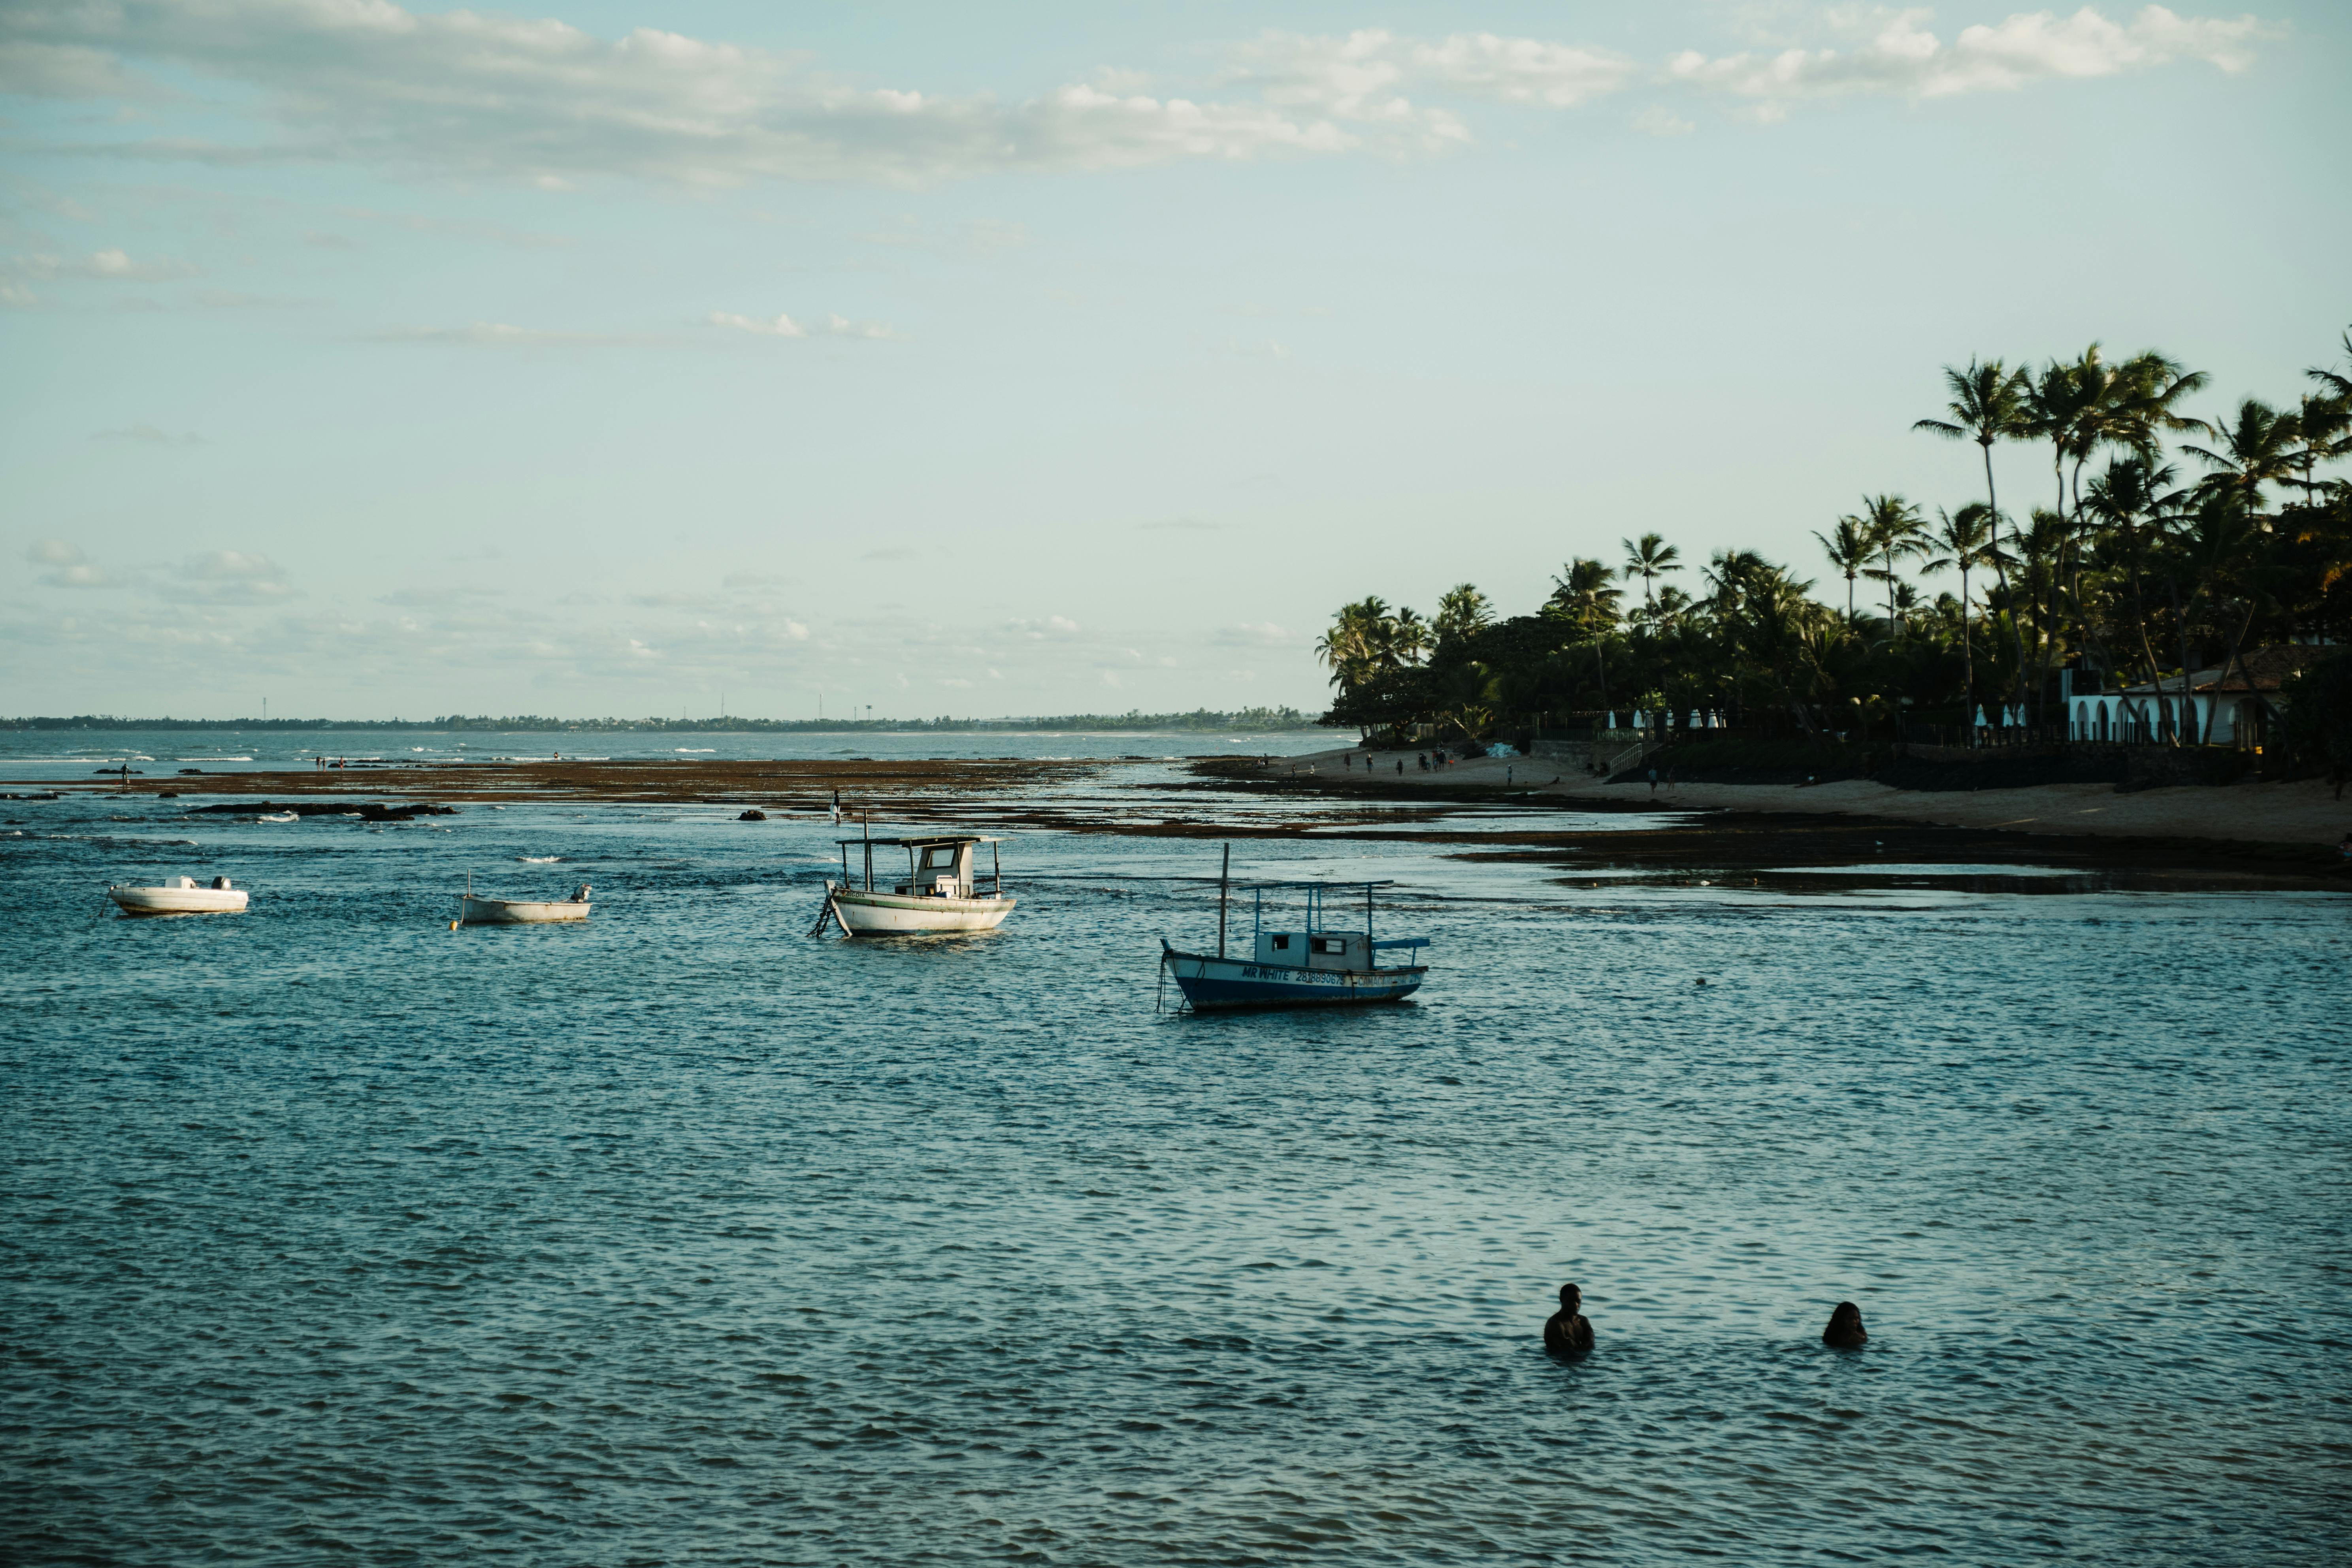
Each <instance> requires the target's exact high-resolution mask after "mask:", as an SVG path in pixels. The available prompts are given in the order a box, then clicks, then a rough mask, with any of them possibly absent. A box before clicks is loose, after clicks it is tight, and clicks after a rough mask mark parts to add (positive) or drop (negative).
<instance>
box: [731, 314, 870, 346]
mask: <svg viewBox="0 0 2352 1568" xmlns="http://www.w3.org/2000/svg"><path fill="white" fill-rule="evenodd" d="M704 319H705V320H706V321H709V323H710V325H712V326H714V327H725V328H727V329H729V330H730V331H738V332H750V333H751V334H753V335H754V336H757V337H765V338H805V337H807V336H809V335H810V334H811V333H822V334H824V336H826V337H832V338H871V339H875V340H877V341H878V340H884V339H889V338H895V337H897V336H898V333H896V332H894V331H891V330H890V329H889V328H888V327H887V326H885V325H884V324H883V323H881V322H880V321H851V320H850V319H849V318H848V317H846V316H842V315H836V314H835V313H834V312H832V311H827V312H826V313H825V314H824V316H823V317H822V318H820V319H818V320H817V321H814V322H806V321H794V320H793V319H792V317H790V316H788V315H784V314H782V312H779V313H778V314H776V315H774V316H739V315H737V314H735V313H734V312H733V311H731V310H713V311H711V312H710V314H709V316H708V317H706V318H704Z"/></svg>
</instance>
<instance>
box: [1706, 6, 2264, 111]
mask: <svg viewBox="0 0 2352 1568" xmlns="http://www.w3.org/2000/svg"><path fill="white" fill-rule="evenodd" d="M1926 17H1927V12H1925V11H1916V10H1915V11H1904V12H1901V13H1898V14H1895V15H1894V16H1891V17H1889V18H1888V19H1887V20H1886V22H1885V26H1882V27H1881V28H1880V29H1879V31H1878V32H1877V34H1876V35H1875V36H1874V37H1871V38H1870V39H1869V41H1867V42H1866V43H1864V44H1863V45H1861V46H1860V47H1856V48H1853V49H1851V50H1848V51H1845V52H1840V51H1839V50H1836V49H1812V50H1808V49H1801V48H1790V49H1782V50H1780V52H1778V53H1776V54H1769V55H1768V54H1738V55H1727V56H1724V57H1722V58H1717V59H1709V58H1706V56H1705V55H1703V54H1700V53H1698V52H1697V51H1696V50H1690V51H1685V53H1682V54H1678V55H1676V56H1675V57H1674V58H1672V59H1671V60H1669V61H1668V62H1667V66H1666V74H1667V76H1668V77H1669V78H1670V79H1673V80H1675V81H1679V82H1684V83H1687V84H1689V85H1691V86H1694V87H1699V88H1704V89H1708V90H1711V91H1717V92H1726V93H1730V94H1733V95H1735V96H1738V97H1743V98H1753V99H1763V100H1789V99H1802V98H1826V97H1832V96H1837V95H1840V94H1848V93H1898V94H1903V95H1906V96H1908V97H1913V98H1948V97H1952V96H1954V95H1957V94H1960V93H1969V92H1988V91H1991V92H2000V91H2014V90H2016V89H2019V88H2021V87H2025V86H2027V85H2029V84H2031V83H2032V82H2036V81H2048V80H2057V79H2083V78H2091V77H2105V76H2115V75H2118V74H2120V73H2122V72H2125V71H2130V70H2144V69H2147V68H2152V67H2156V66H2162V65H2168V64H2171V63H2172V62H2174V61H2176V60H2201V61H2203V62H2205V63H2207V64H2210V65H2212V66H2216V67H2218V68H2221V69H2222V70H2225V71H2233V72H2234V71H2241V70H2243V69H2245V68H2247V67H2248V66H2250V65H2251V64H2252V63H2253V51H2252V45H2253V43H2254V42H2255V41H2256V40H2258V39H2261V38H2265V37H2272V36H2273V34H2274V33H2275V31H2276V29H2275V28H2274V27H2273V26H2271V25H2270V24H2268V23H2265V22H2262V21H2259V20H2257V19H2256V18H2254V17H2252V16H2241V17H2238V18H2236V19H2234V20H2219V19H2212V18H2199V17H2184V16H2176V15H2175V14H2174V13H2172V12H2171V11H2168V10H2167V9H2166V8H2165V7H2163V6H2161V5H2149V6H2147V7H2146V8H2144V9H2143V10H2141V12H2140V13H2139V14H2138V15H2137V16H2135V17H2133V18H2132V19H2131V20H2130V21H2129V22H2127V23H2119V22H2112V21H2109V20H2108V19H2107V18H2106V17H2105V16H2103V15H2101V14H2100V13H2099V12H2098V11H2096V10H2095V9H2093V8H2092V7H2090V6H2087V5H2086V6H2084V7H2083V8H2082V9H2081V10H2079V11H2077V12H2075V13H2074V15H2073V16H2067V17H2063V18H2062V17H2060V16H2057V15H2056V14H2055V13H2053V12H2049V11H2033V12H2024V11H2021V12H2018V13H2016V14H2015V15H2013V16H2010V17H2008V18H2007V19H2006V20H2004V21H2001V22H1999V23H1996V24H1994V25H1992V26H1983V25H1979V26H1971V27H1964V28H1962V29H1961V30H1960V33H1959V36H1958V37H1957V38H1955V39H1954V40H1953V41H1952V42H1951V43H1950V44H1948V45H1947V44H1945V43H1943V42H1942V41H1941V40H1939V39H1938V38H1937V37H1936V36H1935V35H1934V34H1933V33H1930V32H1928V31H1927V29H1926V28H1925V27H1924V26H1921V24H1922V22H1924V20H1925V19H1926Z"/></svg>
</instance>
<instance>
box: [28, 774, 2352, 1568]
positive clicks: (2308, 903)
mask: <svg viewBox="0 0 2352 1568" xmlns="http://www.w3.org/2000/svg"><path fill="white" fill-rule="evenodd" d="M0 810H5V813H6V815H7V816H9V817H12V818H14V819H15V821H14V822H13V824H12V825H11V826H8V827H6V828H5V832H7V833H9V834H11V835H21V837H5V838H0V854H5V870H6V873H7V879H8V886H9V889H10V894H9V897H8V898H7V899H6V900H5V901H0V981H5V995H6V1005H5V1011H4V1012H0V1159H5V1192H6V1198H5V1205H0V1349H5V1356H0V1558H5V1559H6V1560H8V1561H11V1562H26V1563H193V1562H206V1563H452V1562H467V1563H480V1562H514V1563H593V1564H604V1563H611V1564H624V1563H644V1564H651V1563H1219V1564H1226V1563H1301V1562H1328V1563H1446V1562H1465V1563H1466V1562H1482V1563H1483V1562H1544V1563H1549V1562H1562V1563H1567V1562H1591V1563H1667V1562H1681V1561H1685V1560H1690V1559H1695V1558H1710V1557H1711V1558H1717V1559H1722V1560H1727V1561H1731V1562H1737V1563H1820V1562H1877V1561H1887V1560H1895V1559H1912V1560H1931V1561H1942V1562H1949V1563H2008V1562H2018V1561H2038V1560H2065V1561H2071V1562H2100V1563H2130V1562H2142V1561H2150V1560H2155V1559H2158V1558H2162V1559H2165V1560H2186V1561H2192V1562H2202V1563H2331V1562H2333V1563H2340V1562H2342V1561H2345V1559H2346V1555H2347V1548H2352V1533H2347V1522H2346V1521H2347V1496H2352V1374H2347V1365H2352V1357H2347V1350H2348V1349H2352V1319H2348V1318H2347V1302H2352V1298H2347V1258H2352V1251H2347V1245H2346V1242H2347V1237H2346V1231H2347V1218H2352V1161H2347V1132H2352V1093H2347V1090H2348V1089H2352V1037H2348V1036H2352V1023H2347V1019H2352V1005H2347V1002H2352V987H2347V956H2352V920H2347V917H2352V900H2347V899H2346V898H2343V897H2336V896H2326V895H2310V894H2273V895H2268V896H2262V897H2244V896H2230V897H2220V896H2205V897H2199V896H2180V895H2152V894H2134V893H2100V894H2083V893H2074V892H2044V893H2039V894H2032V895H2026V894H2012V893H1953V892H1931V891H1923V890H1919V889H1902V888H1897V887H1890V886H1887V885H1885V883H1886V879H1884V878H1881V879H1876V881H1875V883H1873V882H1871V881H1870V880H1869V879H1861V880H1857V881H1856V882H1854V883H1853V884H1851V885H1849V884H1845V883H1841V882H1840V881H1838V879H1821V880H1822V890H1821V891H1819V892H1817V893H1815V892H1804V893H1793V894H1792V893H1786V892H1781V893H1774V892H1769V891H1765V890H1760V889H1727V888H1690V887H1665V886H1660V887H1655V888H1626V887H1616V888H1601V889H1593V888H1590V887H1588V886H1585V885H1584V884H1581V883H1578V884H1574V885H1569V884H1566V883H1563V882H1562V881H1560V880H1559V879H1557V877H1556V875H1555V874H1554V873H1551V872H1549V871H1547V870H1545V869H1544V868H1538V867H1528V866H1515V865H1507V864H1478V865H1471V864H1466V863H1464V862H1461V861H1458V860H1454V859H1452V858H1447V856H1446V854H1445V851H1444V847H1443V846H1440V845H1433V844H1415V843H1383V844H1365V843H1360V842H1354V841H1350V840H1348V839H1346V838H1343V837H1328V836H1318V837H1299V838H1296V839H1291V840H1284V841H1244V843H1242V844H1241V845H1239V846H1237V847H1236V866H1237V870H1246V871H1248V872H1250V873H1252V874H1256V875H1318V876H1325V875H1328V876H1331V877H1335V878H1348V877H1355V878H1368V877H1374V876H1380V877H1391V878H1394V879H1396V880H1397V883H1398V886H1397V887H1396V888H1395V889H1391V892H1392V894H1393V897H1392V899H1391V902H1390V903H1389V904H1387V905H1384V906H1383V908H1382V912H1381V932H1382V934H1384V935H1402V934H1426V935H1428V936H1430V937H1431V938H1433V941H1434V942H1435V943H1436V946H1435V948H1434V950H1433V957H1432V961H1433V964H1434V966H1435V968H1434V973H1433V976H1432V979H1431V983H1430V984H1429V986H1428V987H1427V989H1426V990H1425V991H1424V992H1423V994H1422V996H1421V998H1420V999H1419V1000H1417V1001H1416V1002H1415V1003H1413V1004H1411V1005H1404V1006H1399V1007H1392V1008H1387V1009H1382V1010H1378V1011H1365V1012H1354V1013H1322V1014H1291V1015H1271V1016H1210V1017H1188V1016H1173V1015H1170V1014H1167V1013H1162V1012H1159V1011H1156V1010H1155V984H1154V981H1155V973H1156V972H1155V968H1154V959H1155V955H1156V953H1157V952H1158V939H1159V938H1160V936H1161V935H1162V934H1165V935H1167V936H1168V937H1170V938H1171V939H1173V940H1176V941H1178V942H1203V941H1207V940H1210V939H1211V933H1212V932H1213V921H1214V911H1213V904H1212V903H1211V902H1210V895H1208V894H1207V893H1206V892H1204V890H1203V889H1202V887H1201V886H1200V885H1198V884H1196V883H1188V882H1182V881H1177V880H1172V879H1174V878H1181V877H1189V876H1198V875H1200V874H1202V873H1203V872H1205V871H1211V870H1213V855H1214V852H1215V851H1214V846H1213V845H1208V844H1203V843H1201V842H1199V841H1186V840H1169V839H1141V838H1129V837H1117V836H1109V835H1101V834H1058V833H1030V834H1027V835H1024V836H1023V837H1019V838H1017V839H1016V840H1015V841H1014V842H1013V843H1012V844H1011V845H1008V846H1007V847H1006V865H1007V870H1008V873H1009V876H1010V878H1011V879H1012V881H1013V890H1014V891H1015V892H1016V893H1017V894H1018V895H1019V896H1020V897H1021V899H1022V900H1023V902H1022V904H1021V907H1020V908H1019V910H1017V911H1016V912H1015V914H1014V915H1013V919H1012V921H1010V922H1009V923H1008V924H1007V926H1006V927H1005V928H1004V929H1003V931H999V932H996V933H993V934H992V935H990V936H986V937H981V938H968V939H957V940H950V941H939V942H908V943H898V944H875V943H854V942H844V941H842V940H839V939H838V938H830V937H829V938H825V939H811V938H810V937H808V936H806V935H805V934H804V933H805V931H807V929H808V927H809V926H810V924H811V923H812V921H813V920H814V916H815V914H816V912H817V898H816V889H817V879H819V878H820V877H821V876H822V875H823V872H824V867H825V866H826V865H827V864H828V863H829V860H830V857H831V854H832V849H831V846H830V840H831V838H832V837H834V833H833V830H832V829H830V828H828V827H825V826H821V825H811V824H807V823H804V822H793V821H782V820H779V821H772V822H769V823H765V824H741V823H736V822H733V821H731V820H729V817H730V816H731V813H730V812H727V811H724V810H720V809H717V808H698V807H669V808H638V807H628V808H619V807H607V808H593V807H575V806H561V807H522V806H517V807H514V808H512V809H509V810H505V811H492V810H490V809H488V808H487V807H468V808H467V810H466V811H465V812H464V814H463V815H460V816H454V817H446V818H438V819H427V820H425V821H423V822H419V823H416V824H414V825H410V826H394V827H383V828H375V829H372V828H370V827H368V826H365V825H363V824H362V823H360V822H357V821H355V820H343V819H326V818H313V819H310V820H308V821H305V822H302V823H299V824H287V825H272V824H256V823H250V822H225V821H222V820H220V819H217V818H197V819H186V818H183V817H182V816H179V815H178V814H177V812H176V810H175V809H174V808H173V803H157V802H152V801H131V800H125V799H121V798H109V797H104V796H98V797H89V798H82V799H68V800H65V801H59V802H54V803H49V802H41V803H26V802H8V803H0ZM1286 810H1290V811H1293V812H1306V811H1309V810H1311V808H1310V807H1307V806H1304V805H1297V804H1296V803H1293V804H1291V805H1288V806H1286ZM1620 820H1622V819H1620ZM550 856H552V857H556V858H555V859H553V860H549V859H547V857H550ZM469 870H470V871H472V872H473V873H474V874H475V875H476V877H477V879H478V881H480V882H481V883H482V884H483V885H485V886H490V887H496V888H502V889H513V890H515V891H516V892H519V893H526V892H534V891H535V892H545V893H560V892H562V891H567V890H568V889H570V888H571V887H572V885H574V884H576V883H577V882H579V881H583V880H588V881H593V883H594V885H595V889H596V900H597V903H596V908H595V911H594V914H593V918H592V920H591V921H590V922H589V923H588V924H587V925H586V926H585V927H583V928H576V929H553V928H540V929H529V928H521V929H505V930H499V929H487V930H482V929H467V930H461V931H450V930H449V929H448V928H447V923H446V922H447V919H448V916H449V915H450V913H451V912H452V909H451V905H452V900H451V897H450V895H451V894H452V893H453V892H454V890H455V889H457V887H458V886H459V885H460V884H461V883H462V880H463V879H464V877H465V875H466V874H467V871H469ZM175 871H185V872H187V873H188V874H191V875H205V874H211V873H214V872H226V873H228V874H230V875H232V876H234V877H236V879H237V880H238V881H239V882H240V883H241V884H244V885H247V886H249V887H250V888H251V889H253V892H254V903H253V907H252V908H251V910H249V911H248V912H247V913H245V914H243V915H236V916H216V917H195V918H184V919H166V920H146V921H131V920H123V919H119V918H114V917H112V916H110V915H109V914H107V913H106V912H105V909H106V906H104V905H103V903H102V901H101V900H100V888H101V887H102V886H103V885H104V884H105V883H107V882H109V881H111V880H118V879H132V878H134V877H135V878H139V879H145V878H147V877H150V876H153V875H161V874H167V873H171V872H175ZM1702 978H1704V979H1705V980H1706V981H1707V984H1706V985H1704V986H1700V985H1697V984H1695V982H1696V981H1697V980H1699V979H1702ZM1566 1279H1574V1280H1576V1281H1578V1282H1579V1283H1580V1285H1581V1286H1582V1287H1583V1289H1584V1294H1585V1301H1586V1306H1585V1310H1586V1312H1587V1313H1588V1315H1589V1316H1590V1317H1591V1320H1592V1321H1593V1324H1594V1327H1595V1330H1596V1332H1597V1336H1598V1349H1597V1351H1596V1352H1595V1353H1594V1354H1593V1355H1592V1356H1591V1358H1590V1359H1589V1360H1587V1361H1585V1362H1583V1363H1579V1364H1574V1365H1563V1364H1559V1363H1554V1362H1552V1361H1550V1360H1549V1359H1547V1358H1546V1357H1545V1356H1544V1354H1543V1353H1542V1352H1541V1349H1540V1345H1539V1341H1538V1334H1539V1331H1540V1328H1541V1325H1542V1322H1543V1320H1544V1318H1545V1316H1546V1315H1547V1314H1548V1313H1549V1311H1550V1310H1552V1304H1553V1303H1552V1296H1553V1293H1554V1292H1555V1290H1556V1289H1557V1288H1558V1286H1559V1284H1560V1282H1561V1281H1563V1280H1566ZM1839 1300H1853V1301H1856V1302H1858V1303H1860V1305H1861V1307H1862V1310H1863V1313H1864V1321H1865V1322H1866V1323H1867V1324H1868V1326H1869V1329H1870V1331H1871V1339H1870V1342H1869V1344H1868V1346H1867V1347H1866V1348H1864V1349H1863V1350H1861V1351H1859V1352H1833V1351H1830V1350H1828V1349H1825V1348H1824V1347H1823V1346H1822V1345H1821V1344H1820V1342H1819V1341H1818V1335H1819V1332H1820V1330H1821V1327H1822V1323H1823V1321H1825V1320H1826V1319H1827V1317H1828V1315H1829V1310H1830V1308H1831V1306H1832V1304H1834V1303H1835V1302H1837V1301H1839Z"/></svg>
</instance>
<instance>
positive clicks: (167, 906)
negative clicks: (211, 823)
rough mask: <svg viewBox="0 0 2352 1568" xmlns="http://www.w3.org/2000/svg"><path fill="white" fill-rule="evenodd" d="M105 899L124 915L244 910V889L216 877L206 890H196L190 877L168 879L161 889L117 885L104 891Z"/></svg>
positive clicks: (192, 913)
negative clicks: (117, 905)
mask: <svg viewBox="0 0 2352 1568" xmlns="http://www.w3.org/2000/svg"><path fill="white" fill-rule="evenodd" d="M106 896H107V897H108V898H110V899H112V900H114V901H115V902H116V903H117V904H119V905H120V906H121V909H122V912H123V913H124V914H126V915H216V914H223V913H226V912H227V911H229V910H241V909H243V908H245V889H243V888H239V887H234V886H232V885H231V884H230V882H229V879H227V878H226V877H215V878H214V879H212V885H211V886H210V887H205V888H199V887H197V886H196V881H195V879H194V878H193V877H173V878H169V879H166V880H165V881H164V883H163V886H162V887H160V888H127V887H122V886H120V885H118V886H115V887H111V888H109V889H106Z"/></svg>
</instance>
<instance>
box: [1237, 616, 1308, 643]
mask: <svg viewBox="0 0 2352 1568" xmlns="http://www.w3.org/2000/svg"><path fill="white" fill-rule="evenodd" d="M1217 641H1219V642H1220V643H1223V644H1225V645H1226V646H1228V647H1297V646H1298V639H1297V637H1293V636H1292V635H1291V634H1290V631H1289V630H1288V628H1286V627H1284V626H1276V625H1275V624H1274V623H1273V622H1272V621H1241V622H1237V623H1236V624H1234V625H1233V626H1220V627H1219V628H1218V629H1217Z"/></svg>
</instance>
